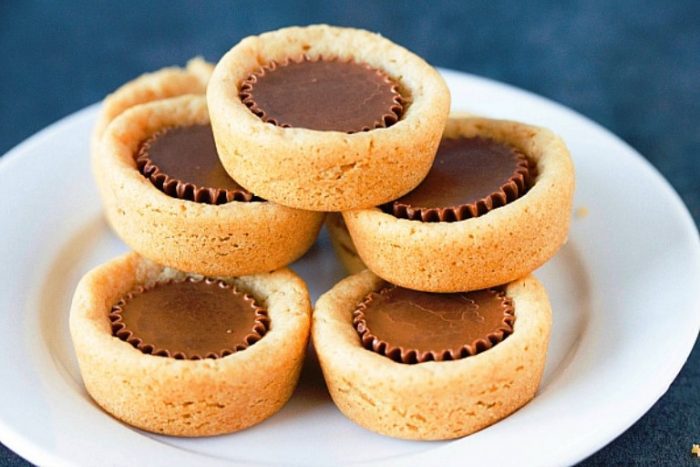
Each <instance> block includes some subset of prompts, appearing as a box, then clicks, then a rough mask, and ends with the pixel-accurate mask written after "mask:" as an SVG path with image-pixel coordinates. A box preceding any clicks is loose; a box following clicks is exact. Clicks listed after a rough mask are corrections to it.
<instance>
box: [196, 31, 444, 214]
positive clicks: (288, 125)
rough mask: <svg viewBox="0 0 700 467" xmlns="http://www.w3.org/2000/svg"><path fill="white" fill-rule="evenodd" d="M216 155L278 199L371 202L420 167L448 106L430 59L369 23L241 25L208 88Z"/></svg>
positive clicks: (422, 170)
mask: <svg viewBox="0 0 700 467" xmlns="http://www.w3.org/2000/svg"><path fill="white" fill-rule="evenodd" d="M207 98H208V101H209V107H210V112H211V119H212V126H213V129H214V136H215V137H216V144H217V146H218V148H219V154H220V157H221V161H222V163H223V165H224V167H225V168H226V170H227V171H228V172H229V173H231V174H233V175H234V176H235V178H236V180H237V181H238V182H239V183H241V185H243V186H244V187H246V188H248V189H249V190H252V191H253V192H254V193H256V194H258V195H259V196H262V197H263V198H265V199H269V200H272V201H275V202H278V203H280V204H284V205H286V206H291V207H296V208H302V209H310V210H320V211H341V210H345V209H353V208H360V207H370V206H375V205H378V204H381V203H384V202H387V201H389V200H391V199H394V198H396V197H398V196H401V195H403V194H404V193H406V192H408V191H410V190H411V189H412V188H414V187H415V186H416V185H418V183H419V182H420V181H421V180H422V179H423V177H425V174H426V173H427V172H428V170H429V168H430V164H431V163H432V160H433V157H434V156H435V149H436V148H437V144H438V142H439V140H440V135H441V133H442V129H443V126H444V123H445V120H446V118H447V113H448V111H449V103H450V102H449V101H450V99H449V91H448V89H447V86H446V85H445V82H444V81H443V79H442V78H441V77H440V75H439V74H438V73H437V71H436V70H435V69H433V68H432V67H431V66H429V65H428V64H427V63H425V62H424V61H423V60H422V59H421V58H419V57H417V56H416V55H414V54H412V53H411V52H409V51H407V50H406V49H404V48H402V47H400V46H398V45H396V44H393V43H392V42H391V41H389V40H387V39H385V38H383V37H381V36H379V35H377V34H372V33H369V32H367V31H362V30H357V29H350V28H338V27H331V26H326V25H316V26H308V27H303V28H300V27H293V28H285V29H280V30H278V31H274V32H270V33H266V34H262V35H260V36H253V37H248V38H246V39H244V40H243V41H241V42H240V43H239V44H238V45H236V46H235V47H234V48H233V49H231V51H230V52H228V53H227V54H226V55H225V56H224V57H223V58H222V59H221V61H220V62H219V63H218V64H217V66H216V68H215V70H214V74H213V75H212V79H211V81H210V84H209V86H208V89H207Z"/></svg>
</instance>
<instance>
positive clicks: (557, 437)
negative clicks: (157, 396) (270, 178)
mask: <svg viewBox="0 0 700 467" xmlns="http://www.w3.org/2000/svg"><path fill="white" fill-rule="evenodd" d="M443 73H444V75H445V77H446V78H447V81H448V83H449V86H450V89H451V90H452V99H453V103H454V104H453V107H454V108H455V110H466V111H471V112H475V113H479V114H483V115H487V116H493V117H503V118H512V119H518V120H522V121H525V122H530V123H535V124H540V125H544V126H547V127H550V128H552V129H553V130H554V131H556V132H557V133H559V134H560V135H562V136H563V137H564V139H565V140H566V141H567V143H568V145H569V147H570V148H571V152H572V154H573V158H574V162H575V165H576V171H577V190H576V199H575V203H574V204H575V208H576V209H577V210H578V211H577V212H578V213H579V215H577V216H574V220H573V223H572V228H571V235H570V239H569V243H568V244H567V245H566V246H565V247H564V248H563V249H562V250H561V252H560V253H559V254H558V255H557V256H556V257H555V258H554V259H552V260H551V261H550V262H549V263H548V264H547V265H546V266H544V267H542V268H541V269H540V270H538V271H537V276H538V277H539V278H540V279H541V280H542V282H543V283H544V284H545V286H546V288H547V290H548V291H549V294H550V297H551V301H552V305H553V309H554V329H553V333H552V335H553V337H552V343H551V346H550V352H549V356H548V359H547V367H546V372H545V376H544V381H543V382H542V386H541V388H540V391H539V393H538V395H537V397H536V398H535V399H534V400H533V401H532V402H531V403H530V404H528V405H527V406H526V407H524V408H523V409H521V410H520V411H518V412H517V413H515V414H514V415H512V416H511V417H508V418H507V419H505V420H503V421H501V422H499V423H497V424H495V425H493V426H491V427H490V428H487V429H485V430H482V431H481V432H479V433H476V434H474V435H471V436H468V437H466V438H464V439H460V440H456V441H452V442H409V441H399V440H394V439H390V438H386V437H383V436H380V435H377V434H374V433H371V432H368V431H366V430H364V429H362V428H360V427H358V426H356V425H354V424H353V423H351V422H350V421H348V420H347V419H345V418H344V417H343V416H342V415H341V414H340V412H339V411H338V410H337V409H336V408H335V406H334V405H333V403H332V402H331V400H330V398H329V396H328V394H327V392H326V390H325V387H324V384H323V380H322V377H321V375H320V371H319V369H318V365H317V363H316V362H315V361H314V360H313V359H312V357H310V358H309V361H308V362H307V365H306V367H305V369H304V372H303V375H302V380H301V383H300V386H299V388H298V389H297V391H296V393H295V394H294V396H293V398H292V400H291V401H290V402H289V404H287V406H286V407H285V408H284V409H283V410H282V411H281V412H280V413H278V414H277V415H275V416H273V417H272V418H270V419H269V420H266V421H265V422H263V423H261V424H260V425H258V426H255V427H253V428H251V429H248V430H245V431H243V432H241V433H236V434H233V435H227V436H219V437H213V438H204V439H180V438H171V437H165V436H156V435H152V434H148V433H144V432H142V431H139V430H134V429H132V428H130V427H128V426H126V425H123V424H121V423H120V422H117V421H116V420H114V419H113V418H111V417H110V416H109V415H107V414H105V413H104V412H102V411H101V410H100V409H99V408H98V407H97V406H96V405H95V404H94V403H93V402H92V401H91V399H90V397H89V396H88V395H87V393H86V392H85V390H84V388H83V386H82V383H81V380H80V374H79V372H78V367H77V364H76V360H75V357H74V356H73V353H72V349H71V344H70V338H69V334H68V324H67V323H68V308H69V304H70V299H71V296H72V293H73V289H74V287H75V285H76V283H77V281H78V280H79V278H80V276H81V275H82V274H84V273H85V272H86V271H88V270H89V269H90V268H92V267H93V266H95V265H97V264H99V263H101V262H103V261H105V260H107V259H109V258H111V257H113V256H115V255H117V254H119V253H121V252H124V251H126V247H125V246H124V245H123V244H122V243H121V242H120V241H119V240H118V239H117V238H115V237H114V236H113V235H112V234H111V232H110V231H109V229H108V228H107V226H106V224H105V223H104V221H103V219H102V217H101V213H100V205H99V201H98V199H97V193H96V189H95V187H94V185H93V182H92V179H91V176H90V170H89V164H88V135H89V131H90V128H91V126H92V124H93V121H94V119H95V116H96V113H97V110H98V109H97V107H96V106H92V107H89V108H86V109H84V110H82V111H80V112H78V113H76V114H74V115H72V116H70V117H68V118H66V119H64V120H62V121H60V122H58V123H57V124H55V125H53V126H51V127H49V128H47V129H46V130H44V131H42V132H40V133H39V134H37V135H35V136H34V137H32V138H30V139H29V140H27V141H26V142H24V143H22V144H21V145H19V146H18V147H17V148H15V149H14V150H12V151H11V152H10V153H9V154H8V155H6V156H5V157H3V158H2V160H1V162H0V209H1V211H0V223H1V225H2V227H1V228H0V259H1V260H2V267H1V268H0V329H1V330H2V339H0V401H2V402H1V403H0V439H1V440H2V442H3V443H5V444H6V445H8V446H9V447H10V448H12V449H14V450H16V451H17V452H18V453H19V454H21V455H22V456H24V457H26V458H27V459H29V460H30V461H32V462H34V463H37V464H41V465H56V464H79V465H90V464H92V465H94V464H113V465H130V464H133V462H134V460H141V461H146V462H147V463H148V464H151V465H168V466H174V465H185V464H187V465H218V464H221V463H226V462H229V463H231V462H233V463H243V464H247V463H253V462H259V463H267V464H294V465H313V464H317V465H330V464H345V463H355V462H365V463H381V464H382V465H387V464H392V463H412V464H417V465H426V464H435V463H439V464H442V465H453V464H454V465H457V464H459V465H463V464H465V463H477V462H478V461H480V460H482V459H483V460H491V461H493V460H494V456H495V458H496V459H497V461H498V464H500V465H524V464H537V465H545V464H570V463H573V462H576V461H578V460H581V459H582V458H584V457H586V456H588V455H590V454H591V453H593V452H595V451H596V450H597V449H599V448H601V447H602V446H603V445H605V444H606V443H608V442H609V441H611V440H612V439H613V438H615V437H616V436H617V435H619V434H620V433H622V432H623V431H624V430H625V429H626V428H627V427H629V426H630V425H631V424H632V423H634V421H636V420H637V419H638V418H639V417H641V416H642V414H644V412H646V411H647V410H648V409H649V407H651V405H652V404H653V403H654V402H655V401H656V400H657V399H658V398H659V397H660V396H661V395H662V394H663V393H664V392H665V391H666V390H667V388H668V386H669V384H670V383H671V381H672V380H673V378H674V377H675V376H676V374H677V373H678V371H679V370H680V368H681V366H682V365H683V363H684V362H685V360H686V358H687V356H688V353H689V352H690V350H691V347H692V345H693V343H694V342H695V339H696V337H697V333H698V328H699V327H700V313H698V299H697V288H698V286H699V285H700V246H699V244H698V234H697V230H696V227H695V224H694V223H693V221H692V219H691V218H690V215H689V214H688V212H687V210H686V208H685V207H684V206H683V204H682V202H681V201H680V199H679V198H678V196H677V195H676V193H675V192H674V191H673V190H672V188H671V187H670V186H669V185H668V183H667V182H666V181H665V180H664V179H663V178H662V177H661V176H660V175H659V174H658V173H657V172H656V171H655V170H654V169H653V168H652V167H651V166H650V165H649V164H648V163H647V162H646V161H645V160H644V159H642V157H640V156H639V155H638V154H637V153H636V152H635V151H634V150H633V149H631V148H630V147H629V146H627V145H626V144H625V143H623V142H622V141H620V140H619V139H618V138H616V137H615V136H613V135H612V134H610V133H609V132H607V131H606V130H604V129H603V128H601V127H600V126H598V125H596V124H595V123H592V122H591V121H589V120H587V119H585V118H583V117H581V116H580V115H577V114H576V113H574V112H572V111H570V110H567V109H566V108H564V107H562V106H560V105H558V104H555V103H552V102H550V101H547V100H545V99H543V98H540V97H537V96H534V95H532V94H529V93H526V92H523V91H520V90H517V89H514V88H512V87H509V86H506V85H503V84H499V83H495V82H493V81H489V80H485V79H482V78H477V77H474V76H470V75H466V74H462V73H456V72H451V71H444V72H443ZM581 208H583V210H587V211H588V214H587V215H586V216H584V215H582V209H581ZM294 268H295V269H296V270H297V271H298V272H299V273H301V275H302V276H303V277H304V278H305V279H306V280H307V281H308V282H309V286H310V289H311V292H312V295H313V298H314V300H315V299H316V298H317V297H318V295H319V294H321V293H323V292H324V291H326V290H328V289H329V288H330V287H331V286H332V285H333V284H334V283H335V282H336V281H337V280H338V279H340V278H341V277H342V276H343V272H342V270H341V268H340V266H339V265H338V263H337V262H336V260H335V258H334V256H333V254H332V251H331V249H330V248H329V242H328V240H327V237H326V236H325V233H324V234H323V235H322V236H321V238H320V240H319V242H318V244H317V245H316V246H315V247H314V248H313V249H312V250H311V251H310V252H309V254H307V255H306V257H305V258H303V259H302V260H301V261H299V262H298V263H296V264H295V265H294Z"/></svg>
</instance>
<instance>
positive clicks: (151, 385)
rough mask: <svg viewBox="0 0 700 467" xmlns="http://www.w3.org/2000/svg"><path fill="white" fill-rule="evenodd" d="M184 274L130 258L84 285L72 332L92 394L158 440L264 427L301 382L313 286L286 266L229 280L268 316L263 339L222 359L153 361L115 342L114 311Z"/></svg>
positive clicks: (90, 277)
mask: <svg viewBox="0 0 700 467" xmlns="http://www.w3.org/2000/svg"><path fill="white" fill-rule="evenodd" d="M186 276H188V274H185V273H182V272H179V271H176V270H173V269H169V268H165V267H163V266H160V265H157V264H155V263H153V262H151V261H149V260H147V259H145V258H142V257H140V256H138V255H137V254H135V253H129V254H126V255H124V256H121V257H119V258H116V259H114V260H112V261H109V262H107V263H105V264H103V265H101V266H99V267H97V268H95V269H93V270H92V271H90V272H89V273H88V274H86V275H85V276H84V277H83V278H82V279H81V281H80V283H79V284H78V287H77V289H76V291H75V295H74V297H73V303H72V305H71V311H70V332H71V337H72V339H73V346H74V348H75V353H76V355H77V357H78V363H79V365H80V372H81V375H82V377H83V381H84V383H85V387H86V388H87V390H88V393H89V394H90V395H91V396H92V398H93V399H94V400H95V401H96V402H97V403H98V404H99V405H100V407H102V408H103V409H104V410H105V411H107V412H108V413H110V414H111V415H113V416H114V417H116V418H118V419H120V420H122V421H124V422H126V423H128V424H130V425H133V426H135V427H138V428H141V429H144V430H148V431H152V432H155V433H164V434H169V435H177V436H207V435H216V434H221V433H230V432H233V431H237V430H241V429H243V428H246V427H248V426H251V425H254V424H256V423H259V422H261V421H262V420H264V419H266V418H267V417H269V416H271V415H272V414H274V413H275V412H277V411H278V410H279V409H280V408H281V407H282V406H283V405H284V404H285V403H286V402H287V400H288V399H289V397H290V396H291V395H292V392H293V390H294V388H295V386H296V384H297V381H298V378H299V372H300V369H301V366H302V363H303V358H304V353H305V351H306V345H307V340H308V333H309V324H310V313H311V306H310V302H309V296H308V291H307V289H306V285H305V284H304V282H303V281H302V280H301V279H300V278H299V277H297V276H296V275H295V274H294V273H293V272H291V271H290V270H288V269H280V270H278V271H274V272H271V273H265V274H259V275H252V276H245V277H238V278H221V279H223V280H224V281H226V282H229V283H231V284H234V285H235V286H236V287H238V288H240V289H242V290H245V291H246V292H248V293H250V294H251V295H253V296H254V297H255V298H256V300H258V302H259V303H260V304H262V305H263V306H265V307H266V308H267V310H268V315H269V318H270V329H269V330H268V331H267V333H266V334H265V335H264V336H263V337H262V339H260V340H259V341H258V342H256V343H255V344H253V345H251V346H250V347H248V348H247V349H245V350H242V351H238V352H236V353H233V354H231V355H229V356H226V357H224V358H219V359H204V360H177V359H174V358H168V357H158V356H153V355H148V354H145V353H142V352H141V351H140V350H138V349H136V348H134V347H133V346H132V345H131V344H129V343H127V342H124V341H122V340H120V339H119V338H117V337H114V336H113V335H112V330H111V323H110V320H109V318H108V314H109V312H110V310H111V307H112V305H114V304H115V303H117V301H118V300H119V299H120V298H121V297H123V296H124V295H126V294H127V293H128V292H129V291H131V290H132V289H134V288H135V287H137V286H139V285H147V284H152V283H154V282H160V281H167V280H169V279H183V278H184V277H186Z"/></svg>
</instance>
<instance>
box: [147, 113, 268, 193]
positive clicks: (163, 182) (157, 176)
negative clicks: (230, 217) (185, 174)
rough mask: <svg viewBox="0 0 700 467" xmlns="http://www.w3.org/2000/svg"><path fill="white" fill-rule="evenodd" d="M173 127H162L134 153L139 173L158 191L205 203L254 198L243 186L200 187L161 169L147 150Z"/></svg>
mask: <svg viewBox="0 0 700 467" xmlns="http://www.w3.org/2000/svg"><path fill="white" fill-rule="evenodd" d="M173 128H176V127H169V128H164V129H162V130H160V131H158V132H157V133H154V134H153V135H151V136H150V137H149V138H148V139H147V140H145V141H144V142H143V143H141V146H140V147H139V150H138V153H137V155H136V166H137V167H138V169H139V172H140V173H141V175H143V176H144V177H146V178H147V179H149V180H150V181H151V183H152V184H153V185H154V186H155V187H156V188H158V189H159V190H160V191H162V192H163V193H165V194H166V195H168V196H171V197H173V198H178V199H183V200H187V201H194V202H196V203H206V204H225V203H229V202H231V201H240V202H248V201H254V200H255V196H254V195H253V194H252V193H251V192H249V191H248V190H246V189H244V188H241V189H238V190H228V189H224V188H214V187H202V186H198V185H195V184H194V183H190V182H185V181H183V180H180V179H177V178H174V177H171V176H170V175H168V174H167V173H165V172H164V171H163V170H161V169H160V167H158V165H157V164H156V163H155V162H153V160H152V159H151V157H150V156H149V150H150V148H151V145H152V144H153V142H154V141H155V140H156V139H158V138H159V137H161V136H163V135H164V134H165V133H167V132H168V131H169V130H171V129H173Z"/></svg>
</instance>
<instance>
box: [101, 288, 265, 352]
mask: <svg viewBox="0 0 700 467" xmlns="http://www.w3.org/2000/svg"><path fill="white" fill-rule="evenodd" d="M109 319H110V321H111V322H112V334H113V335H115V336H117V337H118V338H120V339H121V340H123V341H126V342H129V343H130V344H132V345H133V346H134V347H136V348H137V349H139V350H141V351H142V352H143V353H146V354H152V355H158V356H163V357H173V358H177V359H191V360H198V359H202V358H219V357H225V356H226V355H230V354H232V353H234V352H236V351H240V350H244V349H246V348H247V347H249V346H251V345H253V344H254V343H255V342H257V341H259V340H260V339H261V338H262V336H263V335H264V334H265V333H266V332H267V329H268V325H269V319H268V316H267V311H266V310H265V309H264V308H262V307H260V306H259V305H258V304H257V303H256V301H255V299H254V298H253V297H252V296H250V295H248V294H244V293H242V292H240V291H239V290H238V289H236V288H235V287H233V286H231V285H229V284H227V283H225V282H223V281H219V280H213V279H204V280H195V279H192V278H188V279H186V280H183V281H170V282H164V283H159V284H156V285H154V286H152V287H149V288H143V287H139V288H138V289H136V290H134V291H132V292H130V293H129V294H127V295H126V296H125V297H124V298H122V299H121V300H120V301H119V302H118V303H117V304H116V305H114V306H113V307H112V311H111V313H110V314H109Z"/></svg>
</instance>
